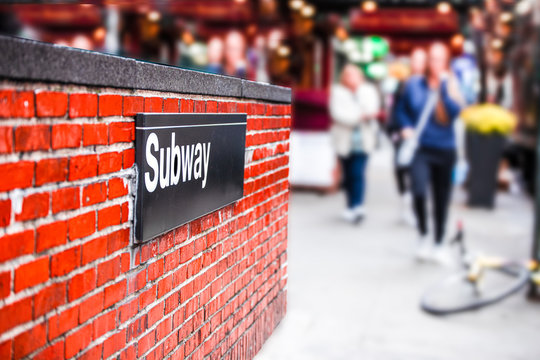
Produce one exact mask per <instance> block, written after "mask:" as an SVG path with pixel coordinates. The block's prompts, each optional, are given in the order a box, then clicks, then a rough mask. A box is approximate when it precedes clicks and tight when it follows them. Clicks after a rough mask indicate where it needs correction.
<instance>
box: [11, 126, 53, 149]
mask: <svg viewBox="0 0 540 360" xmlns="http://www.w3.org/2000/svg"><path fill="white" fill-rule="evenodd" d="M50 147H51V127H50V126H49V125H22V126H18V127H17V128H16V129H15V151H19V152H22V151H37V150H49V148H50Z"/></svg>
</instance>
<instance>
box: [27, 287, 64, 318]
mask: <svg viewBox="0 0 540 360" xmlns="http://www.w3.org/2000/svg"><path fill="white" fill-rule="evenodd" d="M65 303H66V283H65V282H62V283H58V284H52V285H51V286H48V287H46V288H45V289H42V290H41V291H40V292H38V293H37V294H36V295H35V296H34V319H37V318H38V317H40V316H42V315H45V314H46V313H48V312H49V311H51V310H53V309H56V308H57V307H58V306H60V305H63V304H65Z"/></svg>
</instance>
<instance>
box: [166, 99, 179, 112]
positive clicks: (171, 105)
mask: <svg viewBox="0 0 540 360" xmlns="http://www.w3.org/2000/svg"><path fill="white" fill-rule="evenodd" d="M178 109H179V106H178V99H165V101H164V102H163V112H166V113H177V112H178Z"/></svg>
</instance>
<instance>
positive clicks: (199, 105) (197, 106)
mask: <svg viewBox="0 0 540 360" xmlns="http://www.w3.org/2000/svg"><path fill="white" fill-rule="evenodd" d="M193 112H196V113H203V112H206V103H205V102H204V100H195V101H194V102H193Z"/></svg>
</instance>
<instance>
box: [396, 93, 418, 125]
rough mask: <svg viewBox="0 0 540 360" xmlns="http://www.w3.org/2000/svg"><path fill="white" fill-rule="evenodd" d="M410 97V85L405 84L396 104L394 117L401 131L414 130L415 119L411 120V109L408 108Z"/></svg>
mask: <svg viewBox="0 0 540 360" xmlns="http://www.w3.org/2000/svg"><path fill="white" fill-rule="evenodd" d="M409 96H410V83H405V84H404V85H403V89H402V92H401V93H400V94H399V96H398V97H397V99H396V104H395V108H394V116H395V119H396V125H397V126H398V127H399V128H400V129H404V128H414V124H413V121H414V120H413V119H411V116H410V113H409V109H408V107H407V102H408V100H409Z"/></svg>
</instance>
